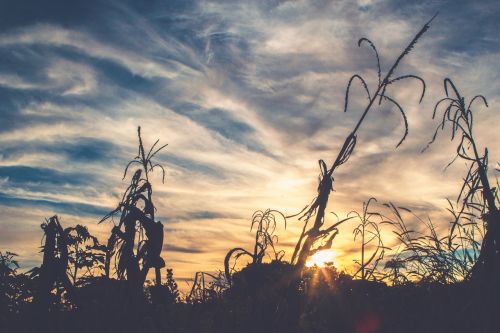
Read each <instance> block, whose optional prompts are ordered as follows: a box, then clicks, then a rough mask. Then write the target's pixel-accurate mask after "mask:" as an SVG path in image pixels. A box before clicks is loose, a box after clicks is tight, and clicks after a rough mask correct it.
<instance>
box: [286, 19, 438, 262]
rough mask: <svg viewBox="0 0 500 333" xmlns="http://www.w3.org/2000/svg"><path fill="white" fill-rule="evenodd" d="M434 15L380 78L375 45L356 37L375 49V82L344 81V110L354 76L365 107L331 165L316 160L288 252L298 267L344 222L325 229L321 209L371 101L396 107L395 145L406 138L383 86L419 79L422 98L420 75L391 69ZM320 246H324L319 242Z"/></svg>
mask: <svg viewBox="0 0 500 333" xmlns="http://www.w3.org/2000/svg"><path fill="white" fill-rule="evenodd" d="M433 19H434V17H433V18H432V19H431V20H429V21H428V22H427V23H426V24H425V25H424V26H423V27H422V29H420V31H419V32H418V33H417V34H416V35H415V37H414V38H413V39H412V41H411V42H410V43H409V44H408V46H407V47H406V48H405V49H404V50H403V52H402V53H401V54H400V55H399V56H398V58H397V59H396V61H395V62H394V63H393V65H392V66H391V67H390V68H389V70H388V72H387V74H386V75H385V77H384V78H382V74H381V67H380V59H379V55H378V52H377V49H376V48H375V45H374V44H373V43H372V42H371V41H370V40H369V39H367V38H361V39H360V40H359V41H358V46H361V45H362V44H367V45H368V46H369V47H370V48H371V49H372V50H373V51H374V53H375V57H376V60H377V73H378V84H377V87H376V89H375V92H374V93H373V94H371V93H370V89H369V88H368V84H367V83H366V81H365V79H364V78H363V77H361V76H360V75H359V74H355V75H353V76H352V77H351V78H350V80H349V83H348V84H347V89H346V97H345V105H344V112H346V111H347V109H348V103H349V90H350V87H351V84H352V82H353V81H354V80H355V79H357V80H359V81H360V82H361V85H362V87H363V88H364V90H365V92H366V94H367V98H368V104H367V106H366V107H365V110H364V111H363V114H362V115H361V118H360V119H359V121H358V122H357V123H356V126H355V127H354V129H353V130H352V131H351V133H350V134H349V135H348V136H347V138H346V140H345V142H344V144H343V145H342V148H341V149H340V152H339V154H338V155H337V158H336V159H335V161H334V162H333V164H332V166H331V168H330V169H328V168H327V166H326V163H325V162H324V161H323V160H320V161H319V165H320V169H321V175H320V181H319V186H318V195H317V197H316V198H315V199H314V200H313V202H312V203H311V204H310V205H309V206H308V207H306V208H305V209H304V211H303V213H302V215H301V216H300V218H299V220H303V221H304V228H303V230H302V234H301V235H300V237H299V240H298V242H297V246H296V247H295V250H294V253H293V255H292V263H296V265H297V267H298V268H299V269H302V268H303V267H304V266H305V263H306V261H307V258H308V257H309V256H311V255H312V254H313V253H314V252H316V251H317V248H316V249H315V246H317V243H318V242H322V241H324V240H325V239H326V243H327V244H329V243H331V240H332V238H331V236H329V235H330V233H332V232H334V231H335V230H337V226H339V225H340V224H341V223H343V222H345V220H343V221H340V222H338V223H336V224H334V225H332V226H330V227H328V228H326V229H322V227H323V225H324V223H325V220H324V218H325V209H326V206H327V203H328V198H329V196H330V192H331V191H332V190H333V180H334V179H333V172H334V171H335V170H336V169H337V168H338V167H339V166H341V165H342V164H344V163H346V162H347V160H348V159H349V157H350V156H351V154H352V153H353V151H354V148H355V147H356V142H357V131H358V129H359V128H360V126H361V124H362V123H363V121H364V119H365V117H366V115H367V114H368V112H369V111H370V109H371V108H372V106H373V104H374V103H375V102H376V101H377V100H378V104H379V105H380V104H381V103H382V101H385V102H388V103H389V104H390V105H392V106H394V107H396V109H397V110H398V111H399V112H400V113H401V115H402V117H403V121H404V126H405V132H404V135H403V137H402V138H401V140H400V141H399V142H398V144H397V145H396V147H398V146H399V145H400V144H401V143H402V142H403V141H404V140H405V138H406V136H407V134H408V122H407V119H406V114H405V112H404V110H403V108H402V107H401V105H400V104H399V103H398V102H397V101H396V100H395V99H394V98H392V97H390V96H388V95H387V88H388V87H390V86H391V85H393V84H394V83H397V82H399V81H402V80H405V79H416V80H418V81H420V82H421V83H422V86H423V89H422V94H421V96H420V101H422V99H423V97H424V94H425V82H424V80H423V79H422V78H420V77H418V76H416V75H412V74H409V75H402V76H397V77H394V71H395V70H396V69H397V67H398V66H399V64H400V62H401V61H402V60H403V58H404V57H405V56H406V55H408V54H409V53H410V52H411V50H412V49H413V47H414V46H415V44H416V43H417V42H418V40H419V39H420V37H422V35H423V34H424V33H425V32H426V31H427V30H428V29H429V27H430V23H431V22H432V20H433ZM313 216H315V218H314V223H313V225H312V226H311V227H310V228H309V229H308V230H307V225H308V223H309V221H310V219H311V218H312V217H313ZM321 247H324V245H323V246H321Z"/></svg>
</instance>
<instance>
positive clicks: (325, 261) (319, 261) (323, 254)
mask: <svg viewBox="0 0 500 333" xmlns="http://www.w3.org/2000/svg"><path fill="white" fill-rule="evenodd" d="M335 256H336V253H335V251H333V250H323V251H318V252H316V253H315V254H313V255H312V256H311V257H310V258H309V259H308V260H307V262H306V266H307V267H313V266H317V267H326V266H330V265H332V264H333V259H334V258H335Z"/></svg>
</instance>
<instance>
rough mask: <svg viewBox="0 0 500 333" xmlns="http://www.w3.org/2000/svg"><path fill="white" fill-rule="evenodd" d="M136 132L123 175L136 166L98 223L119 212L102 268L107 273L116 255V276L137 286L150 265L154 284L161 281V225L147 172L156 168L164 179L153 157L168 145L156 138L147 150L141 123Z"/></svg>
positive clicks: (159, 166)
mask: <svg viewBox="0 0 500 333" xmlns="http://www.w3.org/2000/svg"><path fill="white" fill-rule="evenodd" d="M137 134H138V138H139V152H138V154H137V156H136V157H135V158H134V159H133V160H131V161H130V162H129V163H128V164H127V166H126V168H125V172H124V175H123V179H125V177H126V176H127V172H128V169H129V168H130V167H131V166H133V165H138V168H137V169H136V171H135V172H134V174H133V176H132V179H131V182H130V185H129V187H128V188H127V189H126V191H125V193H124V194H123V197H122V200H121V201H120V203H119V204H118V207H117V208H116V209H115V210H113V211H112V212H110V213H109V214H108V215H106V216H104V217H103V218H102V219H101V221H99V223H101V222H103V221H105V220H108V219H111V218H112V217H113V216H114V215H115V214H120V222H119V223H118V225H115V226H114V227H113V230H112V232H111V236H110V237H109V239H108V243H107V258H106V262H105V272H106V275H107V276H108V277H109V274H110V263H111V257H113V256H115V263H116V261H118V264H117V265H116V272H117V275H118V278H120V279H125V278H126V279H127V281H128V282H129V283H130V287H131V288H133V289H136V290H140V289H141V288H142V286H143V284H144V281H145V279H146V276H147V274H148V271H149V269H150V268H154V269H155V273H156V285H157V286H159V285H161V274H160V269H161V268H162V267H164V266H165V262H164V260H163V259H162V258H161V256H160V254H161V250H162V247H163V225H162V223H161V222H159V221H155V210H156V208H155V206H154V204H153V199H152V196H153V188H152V185H151V182H150V179H149V176H150V173H151V172H153V171H154V170H155V169H156V168H158V169H160V170H161V172H162V181H163V182H164V181H165V169H164V168H163V166H161V165H160V164H157V163H153V162H152V159H153V158H154V157H155V156H156V155H157V154H158V153H159V152H160V151H161V150H162V149H164V148H165V147H166V146H167V145H163V146H161V147H159V148H156V146H157V144H158V142H159V140H157V141H156V142H155V143H154V144H153V146H152V147H151V148H150V149H149V151H148V152H147V153H146V151H145V149H144V145H143V142H142V138H141V128H140V127H138V129H137ZM122 229H124V230H122ZM136 237H137V244H136Z"/></svg>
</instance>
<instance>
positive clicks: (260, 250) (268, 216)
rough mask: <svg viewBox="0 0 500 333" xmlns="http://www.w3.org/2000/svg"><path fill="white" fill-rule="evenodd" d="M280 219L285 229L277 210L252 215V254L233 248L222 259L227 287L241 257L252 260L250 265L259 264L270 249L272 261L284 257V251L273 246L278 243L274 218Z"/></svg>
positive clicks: (284, 220)
mask: <svg viewBox="0 0 500 333" xmlns="http://www.w3.org/2000/svg"><path fill="white" fill-rule="evenodd" d="M277 217H280V218H282V219H283V222H284V224H285V228H286V217H285V215H283V214H282V213H281V212H279V211H277V210H271V209H267V210H265V211H261V210H258V211H256V212H255V213H253V215H252V223H251V224H250V231H252V229H253V227H254V226H256V230H255V244H254V249H253V253H252V252H250V251H247V250H245V249H244V248H241V247H235V248H233V249H231V250H229V252H228V253H227V254H226V257H225V258H224V272H225V276H226V280H227V281H228V283H229V285H231V275H232V274H231V271H234V267H235V265H236V263H237V261H238V259H240V258H241V257H243V256H248V257H250V258H251V259H252V264H260V263H262V260H263V259H264V256H265V255H266V251H267V249H268V248H271V250H272V253H273V255H274V258H273V260H278V261H279V260H281V259H282V258H283V256H284V254H285V253H284V251H282V250H281V251H276V248H275V247H274V244H275V243H276V242H277V241H278V236H276V235H274V232H275V231H276V225H277V223H276V218H277ZM233 257H234V259H235V260H234V265H233V267H232V268H231V267H230V261H231V259H232V258H233Z"/></svg>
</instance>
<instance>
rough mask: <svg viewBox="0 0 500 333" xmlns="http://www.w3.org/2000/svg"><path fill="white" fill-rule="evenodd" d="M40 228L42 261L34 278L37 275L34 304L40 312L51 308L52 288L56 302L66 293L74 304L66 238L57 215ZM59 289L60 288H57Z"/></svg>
mask: <svg viewBox="0 0 500 333" xmlns="http://www.w3.org/2000/svg"><path fill="white" fill-rule="evenodd" d="M41 228H42V230H43V232H44V240H45V243H44V245H43V246H42V252H43V261H42V265H41V266H40V269H39V270H35V274H33V275H34V276H36V275H38V281H39V282H38V290H37V293H36V295H35V298H34V303H35V304H36V305H37V306H38V307H39V309H40V311H45V310H48V309H49V308H50V306H51V295H52V290H53V289H54V287H58V291H57V296H58V297H59V300H58V301H61V299H60V297H61V295H62V292H63V291H66V292H67V294H68V296H69V297H70V298H71V300H72V301H73V302H74V303H76V302H77V300H76V297H75V292H74V288H73V285H72V284H71V282H70V280H69V278H68V274H67V269H68V236H67V231H65V230H64V229H63V228H62V226H61V223H60V222H59V218H58V217H57V215H54V216H52V217H51V218H49V219H48V220H46V221H45V222H44V223H42V225H41ZM59 287H60V288H59Z"/></svg>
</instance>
